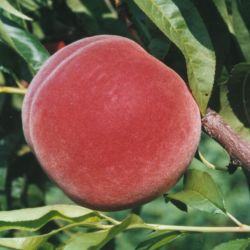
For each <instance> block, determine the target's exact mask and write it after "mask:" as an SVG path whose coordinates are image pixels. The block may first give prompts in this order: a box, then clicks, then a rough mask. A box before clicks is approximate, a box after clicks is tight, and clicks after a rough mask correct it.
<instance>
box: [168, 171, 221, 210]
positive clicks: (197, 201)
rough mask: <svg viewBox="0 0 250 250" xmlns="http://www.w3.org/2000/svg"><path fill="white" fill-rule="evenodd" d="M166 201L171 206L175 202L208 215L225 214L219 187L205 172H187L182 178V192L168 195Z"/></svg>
mask: <svg viewBox="0 0 250 250" xmlns="http://www.w3.org/2000/svg"><path fill="white" fill-rule="evenodd" d="M166 199H167V200H170V201H171V202H172V203H173V204H176V203H175V202H176V201H177V202H181V203H184V204H185V205H187V206H189V207H192V208H195V209H198V210H201V211H205V212H209V213H223V214H224V213H225V212H226V209H225V205H224V199H223V196H222V194H221V191H220V189H219V187H218V186H217V185H216V183H215V182H214V181H213V179H212V178H211V176H210V175H209V174H208V173H207V172H204V171H200V170H195V169H191V170H189V171H188V172H187V174H186V175H185V178H184V190H183V191H181V192H178V193H175V194H168V195H167V196H166ZM177 206H178V205H177Z"/></svg>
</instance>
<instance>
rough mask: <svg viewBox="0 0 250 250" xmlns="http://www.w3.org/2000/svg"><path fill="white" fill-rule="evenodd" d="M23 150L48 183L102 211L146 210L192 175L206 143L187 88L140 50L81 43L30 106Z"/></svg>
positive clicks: (114, 41)
mask: <svg viewBox="0 0 250 250" xmlns="http://www.w3.org/2000/svg"><path fill="white" fill-rule="evenodd" d="M22 118H23V129H24V134H25V137H26V140H27V142H28V144H29V145H30V146H31V148H32V150H33V152H34V153H35V155H36V157H37V158H38V160H39V162H40V164H41V166H42V167H43V169H44V170H45V172H46V173H47V174H48V176H49V177H50V178H51V179H52V180H53V181H54V182H55V183H57V185H58V186H59V187H61V189H62V190H63V191H64V192H65V193H66V194H67V195H68V196H69V197H71V198H72V199H73V200H74V201H76V202H77V203H79V204H81V205H84V206H86V207H89V208H93V209H97V210H105V211H112V210H120V209H125V208H130V207H134V206H137V205H140V204H144V203H146V202H148V201H150V200H152V199H154V198H156V197H157V196H159V195H161V194H163V193H164V192H166V191H167V190H169V189H170V188H171V187H172V186H173V185H174V184H175V183H176V182H177V181H178V179H179V178H180V176H181V175H182V174H183V172H184V171H185V170H186V168H187V166H188V164H189V162H190V161H191V159H192V158H193V155H194V153H195V151H196V148H197V145H198V142H199V138H200V129H201V123H200V114H199V110H198V107H197V105H196V103H195V101H194V99H193V97H192V95H191V94H190V92H189V90H188V88H187V87H186V85H185V83H184V82H183V80H182V79H181V78H180V77H179V76H178V75H177V74H176V73H175V72H174V71H173V70H172V69H170V68H168V67H167V66H166V65H164V64H162V63H161V62H160V61H158V60H157V59H155V58H154V57H152V56H151V55H149V54H148V53H147V52H146V51H145V50H144V49H143V48H141V47H140V46H139V45H138V44H136V43H135V42H133V41H131V40H129V39H127V38H124V37H118V36H112V35H102V36H94V37H90V38H84V39H82V40H80V41H78V42H76V43H73V44H71V45H69V46H66V47H65V48H63V49H61V50H59V51H58V52H57V53H56V54H54V55H53V56H52V57H51V58H50V59H49V60H48V61H47V62H46V63H45V65H44V66H43V67H42V68H41V70H40V71H39V72H38V74H37V75H36V77H35V78H34V79H33V81H32V83H31V85H30V87H29V89H28V93H27V95H26V96H25V100H24V104H23V111H22Z"/></svg>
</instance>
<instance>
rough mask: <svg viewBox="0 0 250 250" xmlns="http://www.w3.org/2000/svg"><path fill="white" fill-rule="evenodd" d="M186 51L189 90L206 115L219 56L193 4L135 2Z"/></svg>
mask: <svg viewBox="0 0 250 250" xmlns="http://www.w3.org/2000/svg"><path fill="white" fill-rule="evenodd" d="M134 1H135V3H136V4H137V5H138V6H139V7H140V8H141V9H142V10H143V11H144V12H145V13H146V14H147V16H148V17H149V18H150V19H151V20H152V21H153V22H154V23H155V24H156V25H157V26H158V28H159V29H160V30H161V31H162V32H163V33H164V34H165V35H166V36H167V37H168V38H169V39H170V40H171V41H172V42H173V43H175V44H176V46H177V47H178V48H179V49H180V50H181V51H182V53H183V55H184V57H185V59H186V63H187V73H188V80H189V86H190V88H191V90H192V93H193V95H194V97H195V99H196V101H197V103H198V105H199V107H200V110H201V112H202V113H204V112H205V110H206V108H207V103H208V101H209V98H210V95H211V92H212V88H213V83H214V75H215V53H214V50H213V46H212V44H211V41H210V38H209V35H208V33H207V30H206V27H205V25H204V23H203V21H202V19H201V17H200V15H199V13H198V11H197V10H196V8H195V6H194V5H193V4H192V2H191V1H189V0H186V1H183V0H149V1H144V0H134Z"/></svg>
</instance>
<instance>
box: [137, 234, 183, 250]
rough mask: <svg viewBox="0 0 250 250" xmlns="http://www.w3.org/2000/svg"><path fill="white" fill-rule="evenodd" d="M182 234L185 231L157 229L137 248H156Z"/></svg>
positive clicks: (152, 249)
mask: <svg viewBox="0 0 250 250" xmlns="http://www.w3.org/2000/svg"><path fill="white" fill-rule="evenodd" d="M182 235H183V233H180V232H169V231H156V232H153V233H151V234H149V236H148V237H147V238H146V239H145V240H144V241H143V242H141V243H140V244H139V245H138V246H137V247H136V250H156V249H159V248H160V247H163V246H165V245H167V244H169V243H171V242H172V241H174V240H176V239H177V238H179V237H180V236H182Z"/></svg>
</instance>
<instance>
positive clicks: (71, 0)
mask: <svg viewBox="0 0 250 250" xmlns="http://www.w3.org/2000/svg"><path fill="white" fill-rule="evenodd" d="M66 3H67V5H68V6H69V8H70V9H71V10H72V11H73V12H76V13H85V14H86V15H89V16H92V13H91V11H90V10H89V9H88V8H87V7H86V5H84V4H83V3H82V1H81V0H66Z"/></svg>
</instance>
